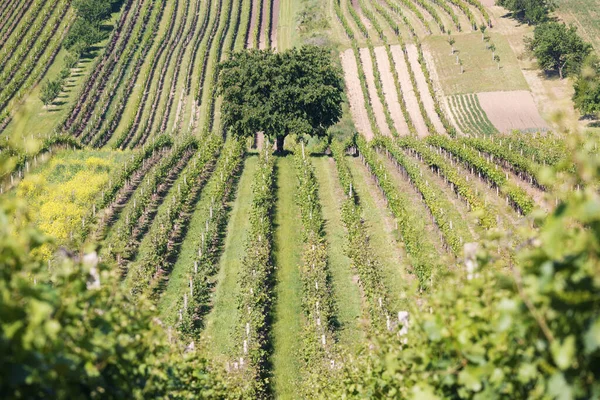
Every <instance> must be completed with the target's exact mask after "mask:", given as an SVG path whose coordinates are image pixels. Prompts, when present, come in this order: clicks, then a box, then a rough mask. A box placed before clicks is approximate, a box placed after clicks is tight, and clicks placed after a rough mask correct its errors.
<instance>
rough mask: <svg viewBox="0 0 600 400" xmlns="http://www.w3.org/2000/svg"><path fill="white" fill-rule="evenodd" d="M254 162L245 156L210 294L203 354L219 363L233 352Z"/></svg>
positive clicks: (255, 158)
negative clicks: (205, 348)
mask: <svg viewBox="0 0 600 400" xmlns="http://www.w3.org/2000/svg"><path fill="white" fill-rule="evenodd" d="M257 162H258V158H257V157H256V156H249V157H248V158H247V159H246V162H245V164H244V172H243V173H242V176H241V178H240V182H239V186H238V192H237V195H236V200H235V202H234V204H233V209H232V211H231V218H230V219H229V224H228V225H227V232H229V233H231V232H235V234H234V235H231V234H229V235H227V238H226V239H225V246H224V250H223V255H222V256H221V262H220V271H219V274H218V276H217V281H218V284H217V288H216V290H215V293H214V294H213V298H214V301H213V310H212V312H211V313H210V314H209V315H208V317H207V320H206V321H207V322H206V330H205V335H204V338H205V339H206V341H207V343H210V346H208V347H207V351H208V353H209V354H211V355H212V357H213V358H215V359H219V360H220V359H222V358H223V357H226V356H227V355H228V354H229V353H231V351H232V349H233V342H232V339H233V332H234V330H235V323H236V321H237V320H238V310H237V306H236V304H237V303H236V301H235V298H236V296H237V295H238V293H239V283H238V279H237V278H238V272H239V270H240V268H241V263H242V257H243V256H244V251H245V245H246V237H247V235H248V229H249V227H250V220H249V219H248V213H249V212H250V206H251V204H252V177H253V176H254V173H255V171H256V166H257Z"/></svg>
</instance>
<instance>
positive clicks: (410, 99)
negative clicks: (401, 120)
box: [390, 45, 429, 137]
mask: <svg viewBox="0 0 600 400" xmlns="http://www.w3.org/2000/svg"><path fill="white" fill-rule="evenodd" d="M390 49H391V50H392V58H393V59H394V64H396V70H397V71H398V78H399V80H400V88H401V89H402V95H403V96H404V101H405V102H406V108H407V109H408V114H409V115H410V119H411V120H412V122H413V124H414V125H415V129H416V130H417V134H418V135H419V136H421V137H424V136H427V135H428V133H429V132H427V126H426V125H425V121H424V120H423V116H422V115H421V109H420V108H419V102H418V101H417V97H416V96H415V92H414V89H413V87H412V82H411V81H410V77H409V74H408V66H407V65H406V61H405V60H404V55H403V54H402V47H400V46H398V45H395V46H390Z"/></svg>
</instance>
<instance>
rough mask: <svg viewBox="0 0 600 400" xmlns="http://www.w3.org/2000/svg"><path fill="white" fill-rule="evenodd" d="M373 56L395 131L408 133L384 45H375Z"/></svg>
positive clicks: (403, 133)
mask: <svg viewBox="0 0 600 400" xmlns="http://www.w3.org/2000/svg"><path fill="white" fill-rule="evenodd" d="M375 57H376V58H377V66H378V68H379V74H380V75H381V81H382V82H381V83H382V85H383V94H384V95H385V102H386V103H387V107H388V110H389V111H390V115H391V116H392V120H393V121H394V126H395V128H396V131H398V133H399V134H401V135H408V133H409V132H408V125H407V124H406V121H405V120H404V115H403V114H402V108H401V107H400V102H399V100H398V92H397V91H396V85H395V83H394V77H393V75H392V71H391V66H390V60H389V58H388V55H387V52H386V51H385V47H383V46H379V47H376V48H375Z"/></svg>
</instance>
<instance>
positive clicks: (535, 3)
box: [496, 0, 556, 25]
mask: <svg viewBox="0 0 600 400" xmlns="http://www.w3.org/2000/svg"><path fill="white" fill-rule="evenodd" d="M496 4H497V5H499V6H502V7H504V8H506V9H508V10H510V11H512V13H513V15H514V16H515V17H516V18H517V19H519V20H522V21H526V22H527V23H528V24H530V25H535V24H539V23H541V22H545V21H547V20H548V13H549V12H550V11H553V10H554V9H555V8H556V2H555V0H496Z"/></svg>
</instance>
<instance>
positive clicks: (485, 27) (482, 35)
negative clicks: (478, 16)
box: [479, 24, 487, 42]
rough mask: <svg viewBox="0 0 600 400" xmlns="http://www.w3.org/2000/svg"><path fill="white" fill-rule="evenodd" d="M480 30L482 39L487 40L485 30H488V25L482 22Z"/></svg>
mask: <svg viewBox="0 0 600 400" xmlns="http://www.w3.org/2000/svg"><path fill="white" fill-rule="evenodd" d="M479 30H480V31H481V41H482V42H483V41H484V40H485V31H486V30H487V26H485V24H481V26H480V27H479Z"/></svg>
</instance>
